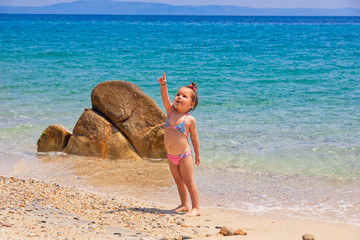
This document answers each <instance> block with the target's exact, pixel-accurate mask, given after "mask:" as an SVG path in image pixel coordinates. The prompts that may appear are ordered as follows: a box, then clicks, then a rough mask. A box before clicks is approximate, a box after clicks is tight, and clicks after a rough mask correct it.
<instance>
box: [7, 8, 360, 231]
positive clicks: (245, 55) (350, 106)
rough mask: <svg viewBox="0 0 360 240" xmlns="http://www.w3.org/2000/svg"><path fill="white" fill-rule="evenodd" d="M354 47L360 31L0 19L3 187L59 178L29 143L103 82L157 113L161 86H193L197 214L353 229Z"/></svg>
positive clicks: (192, 19) (237, 20) (347, 23)
mask: <svg viewBox="0 0 360 240" xmlns="http://www.w3.org/2000/svg"><path fill="white" fill-rule="evenodd" d="M359 39H360V19H359V18H357V17H211V16H201V17H199V16H105V15H101V16H85V15H84V16H82V15H78V16H77V15H0V101H1V105H0V173H1V174H9V175H26V176H30V177H40V176H39V174H40V175H43V176H45V175H46V176H48V175H52V174H55V172H56V170H54V169H53V168H51V167H49V165H46V170H44V171H42V172H39V171H35V170H34V169H37V168H42V166H43V163H42V161H41V160H39V158H38V156H37V154H36V141H37V139H38V137H39V136H40V134H41V132H42V131H43V130H44V129H45V128H46V127H47V126H48V125H52V124H62V125H63V126H65V127H67V128H68V129H70V130H72V128H73V127H74V125H75V123H76V121H77V120H78V118H79V116H80V115H81V113H82V112H83V110H84V108H85V107H91V101H90V94H91V91H92V89H93V88H94V86H96V84H98V83H100V82H103V81H106V80H126V81H131V82H133V83H135V84H137V85H138V86H139V87H141V88H142V89H143V90H144V91H145V92H146V93H147V94H148V95H149V96H150V97H152V98H153V99H154V100H155V102H157V103H158V105H159V106H160V107H161V108H162V109H163V106H162V102H161V96H160V92H159V85H158V83H157V79H158V77H160V76H161V75H162V73H163V72H166V74H167V80H168V84H169V90H170V95H172V96H174V95H175V93H176V91H177V89H178V88H179V87H181V86H183V85H187V84H189V81H190V80H195V81H197V82H198V84H199V96H200V99H199V100H200V102H199V106H198V108H197V109H196V110H195V111H194V112H193V113H192V115H193V116H194V117H195V118H196V119H197V125H198V133H199V137H200V147H201V156H202V163H201V166H200V167H199V168H196V169H195V175H196V181H197V184H198V186H199V189H200V193H201V198H202V199H204V200H203V203H204V205H205V206H217V205H222V206H223V207H228V208H236V209H240V210H243V211H248V212H265V213H270V214H286V215H295V216H302V217H305V218H315V219H325V220H328V221H330V220H331V221H336V222H343V223H350V224H360V200H359V199H360V198H359V196H360V137H359V136H360V110H359V105H360V90H359V89H360V41H359ZM54 158H56V156H54ZM24 169H27V170H24ZM29 169H32V170H31V171H30V170H29ZM45 172H46V174H45ZM215 199H216V200H215Z"/></svg>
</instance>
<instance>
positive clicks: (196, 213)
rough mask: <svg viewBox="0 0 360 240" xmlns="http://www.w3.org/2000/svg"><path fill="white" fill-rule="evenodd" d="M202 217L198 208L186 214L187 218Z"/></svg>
mask: <svg viewBox="0 0 360 240" xmlns="http://www.w3.org/2000/svg"><path fill="white" fill-rule="evenodd" d="M200 215H201V211H200V209H198V208H193V209H191V210H190V211H188V212H187V213H186V214H185V217H197V216H200Z"/></svg>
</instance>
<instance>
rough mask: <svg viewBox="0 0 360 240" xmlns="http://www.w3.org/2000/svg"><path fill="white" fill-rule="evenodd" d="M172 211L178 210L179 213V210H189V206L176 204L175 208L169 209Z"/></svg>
mask: <svg viewBox="0 0 360 240" xmlns="http://www.w3.org/2000/svg"><path fill="white" fill-rule="evenodd" d="M171 211H172V212H178V213H181V212H187V211H189V207H188V206H182V205H180V206H178V207H177V208H175V209H173V210H171Z"/></svg>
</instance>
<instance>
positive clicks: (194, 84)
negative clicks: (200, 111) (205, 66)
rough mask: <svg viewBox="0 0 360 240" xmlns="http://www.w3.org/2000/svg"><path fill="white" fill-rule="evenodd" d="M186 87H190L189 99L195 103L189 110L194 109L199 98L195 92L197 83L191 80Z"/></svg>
mask: <svg viewBox="0 0 360 240" xmlns="http://www.w3.org/2000/svg"><path fill="white" fill-rule="evenodd" d="M185 87H187V88H190V89H191V90H192V92H193V93H192V94H191V100H192V101H193V102H194V103H195V104H194V106H193V107H192V108H191V109H190V111H194V110H195V108H196V106H197V105H198V103H199V98H198V93H197V88H198V85H197V83H196V82H193V81H191V83H190V85H189V86H185Z"/></svg>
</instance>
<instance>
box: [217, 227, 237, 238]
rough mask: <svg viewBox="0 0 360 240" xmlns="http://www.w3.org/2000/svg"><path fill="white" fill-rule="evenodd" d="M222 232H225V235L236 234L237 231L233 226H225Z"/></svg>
mask: <svg viewBox="0 0 360 240" xmlns="http://www.w3.org/2000/svg"><path fill="white" fill-rule="evenodd" d="M220 233H221V234H223V235H224V236H232V235H235V231H234V230H233V229H232V228H230V227H225V226H224V227H222V228H221V229H220Z"/></svg>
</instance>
